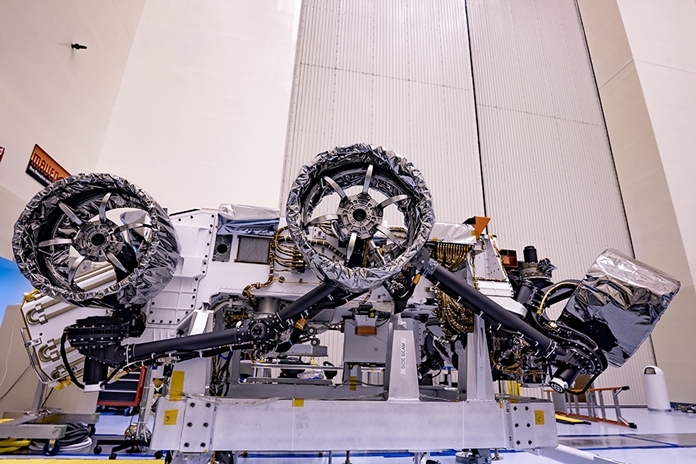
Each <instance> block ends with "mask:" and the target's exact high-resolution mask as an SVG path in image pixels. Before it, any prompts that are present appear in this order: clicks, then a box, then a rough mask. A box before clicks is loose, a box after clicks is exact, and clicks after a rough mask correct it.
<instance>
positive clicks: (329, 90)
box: [281, 0, 484, 363]
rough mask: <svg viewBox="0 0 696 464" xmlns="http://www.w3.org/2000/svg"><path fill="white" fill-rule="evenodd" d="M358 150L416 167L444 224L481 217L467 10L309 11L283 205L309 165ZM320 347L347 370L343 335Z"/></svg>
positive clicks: (319, 5) (443, 4)
mask: <svg viewBox="0 0 696 464" xmlns="http://www.w3.org/2000/svg"><path fill="white" fill-rule="evenodd" d="M358 142H363V143H369V144H372V145H381V146H384V147H385V148H389V149H391V150H394V151H395V152H397V153H399V154H401V155H403V156H405V157H406V158H408V159H409V160H410V161H412V162H413V163H414V164H415V165H416V166H417V167H418V169H420V170H421V172H422V173H423V176H424V178H425V180H426V182H427V183H428V187H429V188H430V190H431V192H432V193H433V205H434V208H435V214H436V218H437V220H438V221H452V222H461V221H464V220H465V219H467V218H469V217H471V216H474V215H482V214H483V212H484V209H483V199H482V195H481V177H480V165H479V157H478V151H477V146H476V144H477V141H476V120H475V113H474V100H473V90H472V84H471V68H470V60H469V45H468V37H467V28H466V19H465V15H464V4H463V2H461V1H459V0H438V1H433V2H423V1H421V0H408V1H402V0H392V1H380V2H374V1H368V0H350V1H345V0H343V1H341V0H330V1H324V0H306V1H305V2H303V7H302V19H301V22H300V32H299V37H298V56H297V64H296V68H295V79H294V88H293V99H292V106H291V113H290V123H289V127H288V142H287V146H286V153H285V166H284V170H283V187H282V190H281V203H283V202H284V200H285V196H286V195H287V192H288V190H289V188H290V185H292V182H293V181H294V180H295V177H296V176H297V173H298V172H299V169H300V167H301V166H302V165H303V164H305V163H307V162H309V161H311V160H312V158H313V157H314V156H315V155H316V154H318V153H320V152H323V151H326V150H329V149H331V148H333V147H335V146H345V145H352V144H355V143H358ZM317 214H319V213H317ZM393 219H396V215H394V217H389V220H390V224H394V222H392V221H393ZM320 339H321V340H322V342H323V343H324V344H328V345H329V347H330V350H331V351H330V352H329V360H330V361H331V362H333V363H336V362H338V363H340V362H341V359H342V353H343V346H342V340H343V334H341V333H337V332H327V333H325V334H322V335H321V336H320Z"/></svg>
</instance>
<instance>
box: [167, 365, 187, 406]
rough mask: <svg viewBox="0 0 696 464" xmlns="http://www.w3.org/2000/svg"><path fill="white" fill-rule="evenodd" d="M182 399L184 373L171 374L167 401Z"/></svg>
mask: <svg viewBox="0 0 696 464" xmlns="http://www.w3.org/2000/svg"><path fill="white" fill-rule="evenodd" d="M183 398H184V371H174V372H172V380H171V381H170V382H169V401H181V400H182V399H183Z"/></svg>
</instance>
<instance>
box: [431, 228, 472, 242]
mask: <svg viewBox="0 0 696 464" xmlns="http://www.w3.org/2000/svg"><path fill="white" fill-rule="evenodd" d="M430 240H432V241H433V242H445V243H459V244H461V245H475V244H476V234H475V233H474V227H473V226H470V225H469V224H448V223H446V222H436V223H435V224H434V225H433V230H432V231H431V232H430Z"/></svg>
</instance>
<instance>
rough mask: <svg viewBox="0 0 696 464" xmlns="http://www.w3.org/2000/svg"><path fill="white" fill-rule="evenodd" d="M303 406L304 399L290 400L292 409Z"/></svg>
mask: <svg viewBox="0 0 696 464" xmlns="http://www.w3.org/2000/svg"><path fill="white" fill-rule="evenodd" d="M303 406H304V398H293V399H292V407H293V408H301V407H303Z"/></svg>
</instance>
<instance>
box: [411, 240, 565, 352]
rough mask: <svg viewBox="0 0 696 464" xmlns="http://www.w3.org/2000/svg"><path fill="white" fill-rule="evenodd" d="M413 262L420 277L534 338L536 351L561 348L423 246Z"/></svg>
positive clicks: (470, 306)
mask: <svg viewBox="0 0 696 464" xmlns="http://www.w3.org/2000/svg"><path fill="white" fill-rule="evenodd" d="M414 264H415V265H416V267H417V268H419V269H420V270H421V272H422V273H423V276H424V277H426V278H427V279H428V280H430V281H431V282H433V283H434V284H436V285H437V286H438V288H440V289H441V290H442V291H443V292H445V293H446V294H447V295H449V296H451V297H452V298H455V299H456V300H458V301H460V302H461V303H462V304H464V306H466V307H468V308H470V309H472V310H473V311H475V312H477V313H479V314H480V313H484V314H485V315H487V316H488V317H490V318H491V319H493V320H494V321H497V322H498V323H500V324H501V325H503V326H504V327H506V328H508V329H511V330H514V331H516V332H519V333H521V334H522V335H524V336H525V337H527V339H529V340H531V341H532V342H534V344H535V345H536V346H537V347H538V349H539V350H540V351H542V352H546V353H548V354H551V353H555V352H556V351H557V350H559V349H560V350H562V348H561V347H559V346H558V345H557V344H556V343H555V342H554V341H552V340H551V339H550V338H549V337H547V336H546V335H544V334H543V333H541V332H539V331H538V330H536V329H535V328H534V327H532V326H530V325H529V324H527V323H525V322H524V321H522V320H521V319H519V318H518V317H516V316H515V315H514V314H512V313H511V312H510V311H508V310H506V309H505V308H503V307H502V306H500V305H499V304H498V303H496V302H495V301H493V300H491V299H490V298H488V297H487V296H485V295H483V294H482V293H479V291H478V290H476V289H475V288H473V287H471V286H470V285H469V284H467V283H466V282H464V281H463V280H461V279H459V278H457V277H456V276H455V275H454V274H452V272H450V271H449V270H448V269H446V268H445V267H443V266H440V264H439V263H438V262H437V261H435V260H434V259H432V258H431V257H430V253H429V252H428V251H427V250H426V249H425V248H423V249H422V250H421V252H420V253H419V254H418V255H417V256H416V258H415V262H414Z"/></svg>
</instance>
